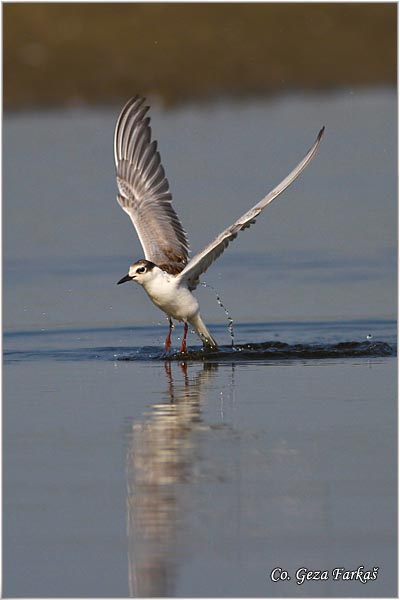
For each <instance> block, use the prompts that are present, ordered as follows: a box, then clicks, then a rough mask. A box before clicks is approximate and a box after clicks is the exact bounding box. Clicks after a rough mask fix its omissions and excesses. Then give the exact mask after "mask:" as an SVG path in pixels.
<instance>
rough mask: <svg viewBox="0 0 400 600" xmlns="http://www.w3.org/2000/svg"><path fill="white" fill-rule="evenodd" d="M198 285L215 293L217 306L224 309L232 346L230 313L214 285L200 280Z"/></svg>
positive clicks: (233, 336) (232, 334) (232, 335)
mask: <svg viewBox="0 0 400 600" xmlns="http://www.w3.org/2000/svg"><path fill="white" fill-rule="evenodd" d="M200 285H201V286H203V287H205V288H210V290H212V291H213V292H214V294H215V297H216V299H217V302H218V304H219V306H220V307H221V308H222V310H223V311H224V313H225V315H226V317H227V319H228V325H227V327H228V331H229V335H230V336H231V346H232V347H233V346H234V342H235V334H234V331H233V319H232V317H231V315H230V314H229V310H228V309H227V308H226V306H225V305H224V303H223V302H222V300H221V298H220V296H219V294H218V292H217V290H216V289H215V287H213V286H212V285H211V284H210V283H206V282H205V281H201V282H200Z"/></svg>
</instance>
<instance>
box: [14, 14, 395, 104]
mask: <svg viewBox="0 0 400 600" xmlns="http://www.w3.org/2000/svg"><path fill="white" fill-rule="evenodd" d="M396 11H397V5H396V4H395V3H390V4H389V3H386V4H385V3H379V4H378V3H376V4H375V3H374V4H367V3H361V4H342V3H338V4H330V3H320V4H305V3H304V4H290V3H287V4H268V3H265V4H248V3H246V4H245V3H240V4H236V3H234V4H230V3H229V4H205V3H203V4H165V3H164V4H135V3H131V4H115V3H113V4H111V3H107V4H61V3H60V4H3V17H4V20H3V22H4V36H3V38H4V105H5V108H19V107H32V106H43V105H47V106H51V105H68V104H74V103H81V102H88V103H102V104H105V103H109V102H113V101H116V100H118V99H120V98H121V97H124V98H126V97H129V96H130V95H132V94H133V93H134V92H137V93H140V94H150V95H156V96H159V97H160V99H161V100H162V101H163V102H164V103H167V104H171V103H176V102H179V101H184V100H190V99H196V100H198V99H208V98H215V97H216V96H219V95H236V96H240V95H248V94H265V93H274V92H279V91H283V90H284V91H288V90H293V89H294V90H295V89H303V90H304V89H319V88H320V89H323V88H324V89H327V88H333V87H340V86H370V85H379V84H392V85H394V84H395V83H396Z"/></svg>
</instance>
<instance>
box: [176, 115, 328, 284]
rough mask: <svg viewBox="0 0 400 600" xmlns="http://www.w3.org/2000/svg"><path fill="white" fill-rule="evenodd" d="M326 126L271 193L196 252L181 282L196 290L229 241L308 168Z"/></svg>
mask: <svg viewBox="0 0 400 600" xmlns="http://www.w3.org/2000/svg"><path fill="white" fill-rule="evenodd" d="M324 130H325V127H323V128H322V129H321V130H320V132H319V133H318V137H317V139H316V140H315V142H314V144H313V146H312V147H311V148H310V150H309V151H308V152H307V154H306V155H305V157H304V158H303V160H302V161H300V162H299V164H298V165H297V167H295V168H294V169H293V171H292V172H291V173H289V175H288V176H287V177H285V179H284V180H283V181H281V183H279V184H278V185H277V186H276V187H275V188H274V189H273V190H272V191H271V192H269V194H267V195H266V196H265V198H263V199H262V200H260V202H258V204H256V205H255V206H253V208H251V209H250V210H249V211H247V212H246V213H245V214H244V215H243V216H242V217H240V219H238V220H237V221H235V223H233V225H231V226H230V227H228V228H227V229H225V231H223V232H222V233H220V234H219V236H218V237H216V238H215V240H214V241H213V242H211V244H209V245H208V246H207V247H206V248H204V250H202V251H201V252H199V253H198V254H196V256H194V257H193V258H192V259H191V260H190V262H189V263H188V264H187V265H186V267H185V268H184V269H183V271H182V272H181V273H179V275H178V277H177V278H178V280H180V281H181V282H186V283H187V285H188V287H189V289H191V290H194V289H195V288H196V287H197V285H198V284H199V277H200V275H201V274H202V273H204V272H205V271H206V270H207V269H208V267H209V266H210V265H212V263H213V262H214V261H215V260H217V258H218V257H219V256H220V255H221V254H222V253H223V251H224V250H225V248H226V247H227V246H228V245H229V243H230V242H231V241H232V240H234V239H235V238H236V237H237V234H238V233H239V231H241V230H242V229H247V228H248V227H250V225H252V224H253V223H255V220H256V217H257V216H258V215H259V214H260V212H261V211H262V210H263V209H264V208H265V207H266V206H268V204H270V203H271V202H272V200H274V199H275V198H276V197H277V196H279V194H281V193H282V192H283V191H284V190H286V188H287V187H289V185H290V184H291V183H293V181H294V180H295V179H297V177H298V176H299V175H300V173H301V172H302V171H303V170H304V169H305V168H306V166H307V165H308V163H309V162H310V160H311V159H312V158H313V156H314V155H315V153H316V152H317V150H318V146H319V145H320V143H321V138H322V135H323V133H324Z"/></svg>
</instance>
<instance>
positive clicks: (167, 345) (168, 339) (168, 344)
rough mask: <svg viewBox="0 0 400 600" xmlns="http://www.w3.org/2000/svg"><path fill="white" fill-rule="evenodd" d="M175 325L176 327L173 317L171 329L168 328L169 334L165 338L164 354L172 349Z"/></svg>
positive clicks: (170, 322) (170, 324)
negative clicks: (172, 334) (172, 335)
mask: <svg viewBox="0 0 400 600" xmlns="http://www.w3.org/2000/svg"><path fill="white" fill-rule="evenodd" d="M174 327H175V326H174V324H173V322H172V319H171V318H170V319H169V330H168V335H167V337H166V338H165V345H164V356H165V355H166V354H168V351H169V350H170V349H171V333H172V330H173V328H174Z"/></svg>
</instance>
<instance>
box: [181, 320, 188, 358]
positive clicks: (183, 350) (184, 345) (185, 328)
mask: <svg viewBox="0 0 400 600" xmlns="http://www.w3.org/2000/svg"><path fill="white" fill-rule="evenodd" d="M188 329H189V326H188V324H187V323H185V325H184V327H183V338H182V344H181V347H180V348H179V352H186V338H187V332H188Z"/></svg>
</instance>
